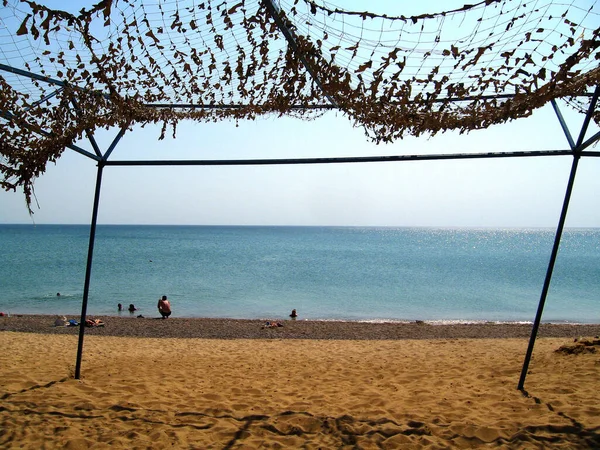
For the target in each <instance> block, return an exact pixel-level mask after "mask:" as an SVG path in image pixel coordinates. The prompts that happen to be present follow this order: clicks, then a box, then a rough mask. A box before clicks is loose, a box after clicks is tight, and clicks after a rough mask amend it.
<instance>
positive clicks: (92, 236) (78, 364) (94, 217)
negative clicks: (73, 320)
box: [75, 161, 104, 380]
mask: <svg viewBox="0 0 600 450" xmlns="http://www.w3.org/2000/svg"><path fill="white" fill-rule="evenodd" d="M103 169H104V161H100V162H99V163H98V172H97V175H96V192H95V194H94V207H93V209H92V222H91V225H90V242H89V247H88V257H87V266H86V268H85V283H84V285H83V300H82V302H81V319H80V320H79V343H78V345H77V362H76V363H75V379H76V380H79V378H80V376H81V357H82V355H83V337H84V335H85V317H86V314H87V303H88V295H89V291H90V278H91V274H92V259H93V255H94V241H95V240H96V221H97V219H98V205H99V203H100V186H101V184H102V170H103Z"/></svg>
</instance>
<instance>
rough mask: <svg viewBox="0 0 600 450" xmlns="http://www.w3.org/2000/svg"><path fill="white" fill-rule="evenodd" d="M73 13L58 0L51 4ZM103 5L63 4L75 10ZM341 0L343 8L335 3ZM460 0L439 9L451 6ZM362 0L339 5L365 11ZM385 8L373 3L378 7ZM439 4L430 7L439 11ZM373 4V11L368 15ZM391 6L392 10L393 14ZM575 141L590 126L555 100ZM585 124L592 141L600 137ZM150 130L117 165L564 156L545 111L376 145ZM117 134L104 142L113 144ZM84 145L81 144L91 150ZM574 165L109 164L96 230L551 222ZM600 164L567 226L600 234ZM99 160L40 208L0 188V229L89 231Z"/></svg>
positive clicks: (337, 123)
mask: <svg viewBox="0 0 600 450" xmlns="http://www.w3.org/2000/svg"><path fill="white" fill-rule="evenodd" d="M44 3H45V4H48V5H49V6H51V7H57V8H60V7H63V8H64V7H65V6H64V5H62V3H63V2H58V1H47V2H44ZM93 3H95V2H81V1H80V2H74V3H69V9H70V10H72V11H77V10H79V9H80V8H81V7H82V6H87V7H89V6H90V5H91V4H93ZM339 3H340V4H342V2H339ZM463 3H464V2H463V1H452V2H450V1H449V2H444V9H449V8H454V7H457V6H458V7H460V6H462V5H463ZM361 5H362V4H361V3H360V2H349V3H344V6H346V7H348V8H352V7H355V8H358V9H361V8H362V9H364V6H361ZM376 5H377V6H380V4H379V3H377V4H376ZM382 5H386V7H385V8H384V7H381V8H379V9H380V11H378V12H388V13H391V14H401V13H402V14H407V15H408V14H418V13H422V12H432V11H435V10H439V9H440V6H439V5H440V2H426V1H424V2H418V3H417V2H411V3H410V5H411V7H410V8H411V9H410V10H408V9H407V4H406V2H398V3H396V2H387V3H382ZM432 5H433V6H432ZM372 7H375V6H372ZM389 7H392V9H391V10H390V9H389ZM561 106H562V110H563V113H564V114H565V115H566V116H567V118H568V121H569V124H570V125H571V128H572V132H573V133H574V134H575V135H576V134H577V133H578V132H579V127H580V124H581V121H582V117H581V116H578V115H576V114H575V113H573V112H572V111H571V110H570V109H569V108H568V107H566V105H561ZM597 131H598V129H597V127H595V126H590V131H589V133H588V136H591V135H592V134H593V133H595V132H597ZM159 134H160V130H159V129H158V128H157V127H152V126H147V127H145V128H143V129H141V128H136V129H135V130H134V131H133V132H129V133H128V134H127V135H126V136H125V138H124V139H123V140H122V141H121V142H120V144H119V145H118V147H117V148H116V150H115V151H114V153H113V154H112V156H111V159H112V160H116V159H250V158H303V157H335V156H368V155H408V154H422V153H426V154H431V153H448V152H452V153H463V152H488V151H520V150H550V149H566V148H568V145H567V141H566V139H565V137H564V134H563V132H562V130H561V128H560V126H559V123H558V121H557V119H556V117H555V115H554V112H553V110H552V107H551V106H550V105H548V106H546V107H544V108H543V109H541V110H539V111H537V112H536V113H535V114H534V115H533V116H532V117H531V118H527V119H521V120H518V121H514V122H511V123H507V124H504V125H499V126H495V127H492V128H490V129H488V130H481V131H475V132H472V133H470V134H468V135H459V134H457V133H445V134H441V135H438V136H436V137H433V138H427V137H421V138H406V139H404V140H400V141H397V142H396V143H394V144H390V145H375V144H372V143H370V142H369V141H368V139H367V138H366V137H365V135H364V133H363V131H362V130H361V129H357V128H353V126H352V124H351V122H350V121H349V120H348V119H347V118H346V117H345V116H344V115H343V114H341V113H335V112H330V113H328V114H326V115H325V116H324V117H322V118H319V119H316V120H314V121H300V120H297V119H290V118H268V119H259V120H256V121H254V122H250V121H247V122H241V123H240V124H239V126H237V127H236V125H235V123H233V122H223V123H219V124H197V123H191V122H184V123H181V124H180V125H179V127H178V134H177V139H175V140H173V139H171V138H170V137H169V138H167V139H165V140H163V141H159V140H158V136H159ZM115 135H116V130H112V131H111V132H106V131H103V132H101V133H99V134H98V135H97V136H96V138H97V139H98V141H99V143H100V146H101V148H102V149H104V150H105V149H106V148H107V147H108V145H109V144H110V141H111V140H112V138H113V137H114V136H115ZM79 145H81V146H82V147H84V148H86V149H90V151H91V147H90V145H89V143H88V142H86V141H83V142H80V143H79ZM571 162H572V158H570V157H551V158H550V157H544V158H513V159H488V160H460V161H423V162H399V163H398V162H396V163H365V164H329V165H318V166H317V165H311V166H304V165H300V166H243V167H107V168H106V169H105V170H104V177H103V184H102V195H101V206H100V210H99V223H105V224H201V225H204V224H218V225H221V224H241V225H364V226H472V227H555V226H556V224H557V222H558V218H559V215H560V209H561V205H562V200H563V197H564V193H565V188H566V184H567V179H568V175H569V170H570V167H571ZM599 174H600V160H599V159H598V158H584V159H582V160H581V162H580V165H579V172H578V175H577V179H576V183H575V190H574V192H573V197H572V202H571V207H570V212H569V215H568V218H567V226H572V227H600V200H599V199H600V195H598V194H599V193H600V177H599V176H598V175H599ZM95 177H96V166H95V163H94V161H92V160H89V159H87V158H86V157H84V156H82V155H79V154H77V153H75V152H73V151H71V150H67V151H66V152H65V153H64V155H63V157H62V158H61V159H59V160H58V162H57V164H52V163H51V164H49V166H48V170H47V172H46V173H45V174H44V175H43V176H42V177H41V178H39V179H38V180H37V182H36V184H35V192H36V197H37V200H38V202H39V206H40V208H39V209H38V208H37V206H35V205H34V210H35V214H34V216H33V217H30V216H29V215H28V213H27V208H26V206H25V200H24V196H23V194H22V193H20V192H17V193H7V192H4V191H0V223H32V222H35V223H38V224H43V223H89V221H90V217H91V210H92V201H93V195H94V185H95Z"/></svg>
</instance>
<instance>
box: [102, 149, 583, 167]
mask: <svg viewBox="0 0 600 450" xmlns="http://www.w3.org/2000/svg"><path fill="white" fill-rule="evenodd" d="M572 154H573V152H572V151H571V150H542V151H521V152H498V153H493V152H492V153H457V154H447V155H440V154H437V155H396V156H350V157H339V158H296V159H231V160H227V159H225V160H223V159H221V160H216V159H215V160H210V159H208V160H140V161H133V160H122V161H106V163H105V165H107V166H265V165H293V164H344V163H369V162H401V161H434V160H449V159H485V158H516V157H533V156H567V155H572Z"/></svg>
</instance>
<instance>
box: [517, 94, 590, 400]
mask: <svg viewBox="0 0 600 450" xmlns="http://www.w3.org/2000/svg"><path fill="white" fill-rule="evenodd" d="M598 97H600V85H598V86H596V89H595V90H594V94H593V95H592V99H591V101H590V106H589V107H588V110H587V113H586V115H585V118H584V120H583V125H582V126H581V130H580V131H579V137H578V138H577V142H576V143H574V141H573V138H572V136H571V133H570V132H569V128H568V127H567V125H566V123H565V120H564V118H563V116H562V114H561V113H560V110H559V109H558V105H557V104H556V102H555V101H554V100H553V101H552V106H553V107H554V111H555V112H556V115H557V117H558V120H559V122H560V125H561V127H562V128H563V131H564V133H565V136H566V138H567V140H568V141H569V145H570V146H571V148H572V150H573V164H572V165H571V174H570V175H569V182H568V183H567V191H566V192H565V198H564V201H563V206H562V211H561V213H560V219H559V221H558V227H557V228H556V235H555V237H554V246H553V247H552V253H551V255H550V262H549V263H548V270H547V271H546V278H545V280H544V287H543V288H542V293H541V295H540V302H539V303H538V309H537V312H536V315H535V320H534V321H533V327H532V329H531V336H530V338H529V345H528V346H527V353H526V354H525V361H523V368H522V369H521V377H520V378H519V384H518V386H517V389H519V390H520V391H523V392H525V388H524V386H525V378H526V377H527V371H528V369H529V363H530V361H531V355H532V353H533V347H534V345H535V339H536V337H537V333H538V330H539V327H540V322H541V320H542V313H543V311H544V304H545V303H546V297H547V296H548V289H549V287H550V280H551V279H552V271H553V270H554V263H555V262H556V256H557V254H558V247H559V245H560V239H561V236H562V232H563V228H564V226H565V220H566V218H567V211H568V209H569V201H570V200H571V193H572V192H573V184H574V183H575V174H576V173H577V166H578V164H579V159H580V157H581V152H582V150H583V149H584V148H585V147H587V146H588V145H590V143H588V142H589V141H588V142H585V143H584V142H583V140H584V139H585V135H586V132H587V129H588V125H589V124H590V121H591V119H592V114H593V113H594V110H595V109H596V104H597V103H598ZM597 137H598V134H596V135H595V136H594V137H593V138H592V139H591V140H592V141H593V140H595V139H597Z"/></svg>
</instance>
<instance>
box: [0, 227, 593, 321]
mask: <svg viewBox="0 0 600 450" xmlns="http://www.w3.org/2000/svg"><path fill="white" fill-rule="evenodd" d="M88 239H89V226H88V225H37V226H34V225H0V248H1V249H2V258H1V260H0V311H2V312H5V313H7V312H8V313H11V314H18V313H26V314H34V313H43V314H67V315H78V314H80V311H81V299H82V295H83V283H84V277H85V264H86V259H87V248H88ZM553 239H554V230H549V229H548V230H539V229H535V230H515V229H434V228H362V227H360V228H357V227H235V226H230V227H219V226H117V225H100V226H99V227H98V230H97V233H96V243H95V250H94V259H93V266H92V277H91V284H90V297H89V305H88V314H90V315H93V314H97V315H99V314H103V315H105V314H108V315H111V314H114V315H117V314H118V313H117V303H122V304H124V305H129V304H130V303H134V304H135V305H136V307H138V308H139V309H140V310H139V311H138V312H137V314H139V313H141V314H144V315H145V316H146V317H153V316H157V315H158V313H157V310H156V303H157V300H158V298H159V296H160V295H163V294H165V295H168V296H169V298H170V299H171V301H172V303H173V310H174V313H173V315H174V316H179V317H230V318H261V319H263V318H287V315H288V314H289V313H290V311H291V310H292V309H293V308H295V309H297V310H298V313H299V319H300V320H302V319H318V320H368V321H380V320H381V321H388V320H393V321H404V320H427V321H435V322H452V321H466V322H469V321H517V322H530V321H532V320H533V318H534V316H535V311H536V308H537V304H538V301H539V297H540V292H541V290H542V285H543V281H544V277H545V274H546V268H547V265H548V261H549V257H550V252H551V249H552V243H553ZM57 292H60V293H61V295H60V296H57V295H56V294H57ZM122 314H129V313H127V312H125V313H122ZM543 320H544V321H546V322H579V323H600V229H570V230H566V231H565V233H564V235H563V240H562V244H561V247H560V252H559V256H558V260H557V262H556V266H555V270H554V277H553V281H552V284H551V286H550V292H549V295H548V299H547V302H546V308H545V312H544V316H543Z"/></svg>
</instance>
